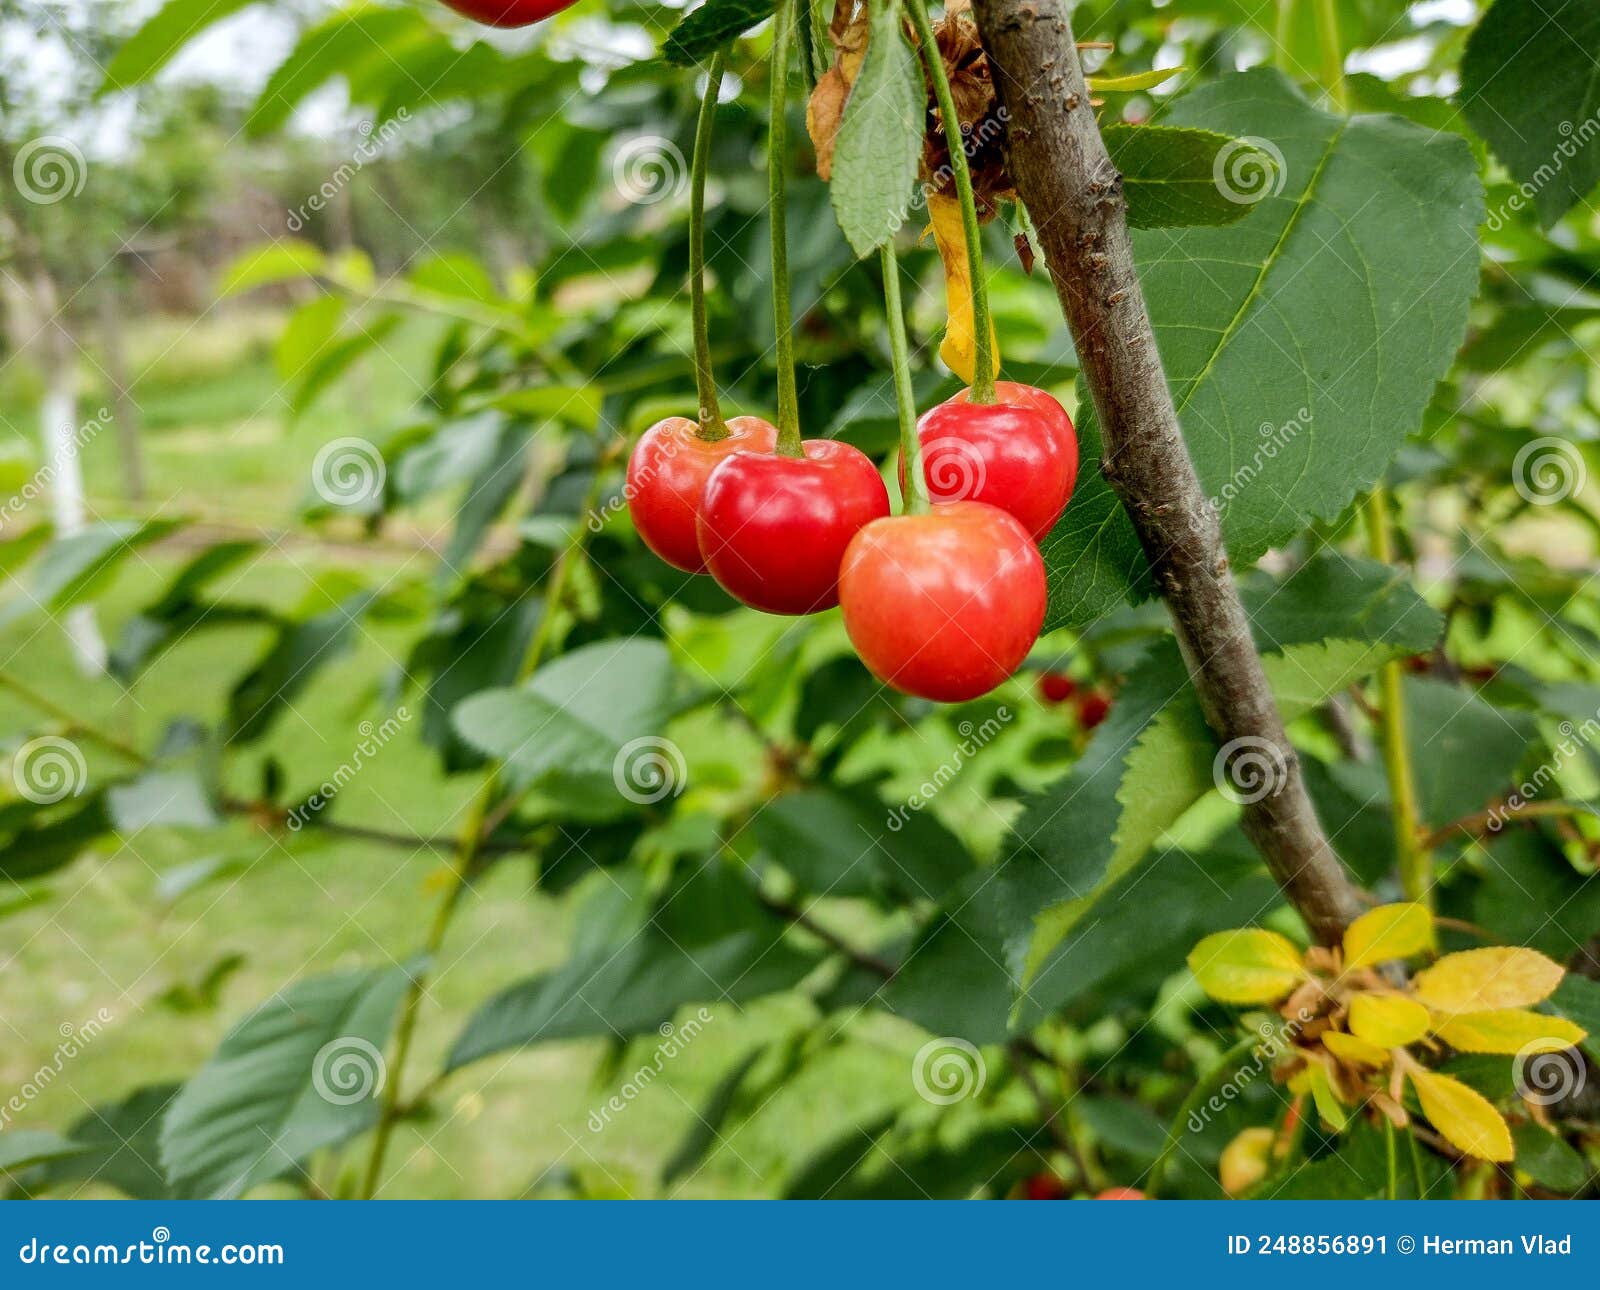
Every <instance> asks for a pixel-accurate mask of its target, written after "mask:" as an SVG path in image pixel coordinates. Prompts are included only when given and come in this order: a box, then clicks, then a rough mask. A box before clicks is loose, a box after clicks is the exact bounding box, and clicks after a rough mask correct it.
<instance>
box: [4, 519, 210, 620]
mask: <svg viewBox="0 0 1600 1290" xmlns="http://www.w3.org/2000/svg"><path fill="white" fill-rule="evenodd" d="M182 527H183V523H182V521H179V520H145V521H143V522H140V521H138V520H103V521H101V522H100V523H98V524H91V525H90V526H89V527H88V528H86V529H83V530H82V531H80V532H77V533H74V534H72V535H71V536H70V537H63V538H57V539H56V540H55V541H54V542H52V543H51V544H50V545H49V546H48V547H46V548H45V552H44V554H43V555H42V556H41V557H40V558H39V561H38V563H36V564H35V565H34V566H33V586H32V591H31V594H29V595H27V596H22V597H19V598H18V599H16V600H13V601H12V602H11V603H10V604H8V605H6V606H5V607H4V608H3V609H0V625H4V624H5V623H9V622H12V621H14V620H16V619H18V618H21V617H23V616H24V615H26V614H28V613H30V612H32V611H33V610H35V609H38V610H42V611H44V612H46V613H57V612H59V611H61V610H63V609H67V608H70V607H71V606H73V605H75V604H78V603H79V602H81V601H84V600H87V599H89V598H91V597H92V596H94V595H96V594H97V593H98V592H100V591H101V590H103V589H104V587H105V585H106V584H107V583H108V582H109V581H110V580H111V578H112V576H113V575H114V574H115V573H116V571H117V569H118V567H119V566H120V565H121V564H122V563H123V561H125V560H126V559H127V558H128V557H129V556H130V555H132V554H133V553H134V552H135V551H137V550H138V549H139V548H140V547H142V546H148V545H149V544H150V543H152V542H157V541H160V539H162V538H164V537H166V536H167V534H169V533H171V532H173V531H174V530H176V529H180V528H182Z"/></svg>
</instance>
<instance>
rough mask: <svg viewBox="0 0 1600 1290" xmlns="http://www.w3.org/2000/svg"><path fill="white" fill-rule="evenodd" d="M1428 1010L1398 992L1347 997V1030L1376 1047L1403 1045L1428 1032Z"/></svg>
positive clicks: (1413, 1041) (1400, 1046)
mask: <svg viewBox="0 0 1600 1290" xmlns="http://www.w3.org/2000/svg"><path fill="white" fill-rule="evenodd" d="M1431 1020H1432V1018H1430V1017H1429V1016H1428V1010H1427V1009H1426V1008H1424V1007H1423V1006H1422V1005H1421V1004H1420V1003H1417V1002H1416V1001H1415V1000H1413V999H1407V998H1406V997H1405V996H1404V995H1400V994H1358V995H1356V997H1355V998H1354V999H1352V1000H1350V1033H1351V1034H1352V1035H1354V1036H1355V1037H1356V1038H1357V1039H1365V1040H1366V1041H1367V1042H1368V1043H1369V1044H1376V1045H1377V1046H1378V1047H1379V1048H1404V1047H1405V1046H1406V1045H1407V1044H1414V1043H1416V1042H1417V1040H1419V1039H1421V1038H1422V1037H1423V1036H1424V1035H1425V1034H1427V1033H1428V1025H1429V1023H1430V1022H1431Z"/></svg>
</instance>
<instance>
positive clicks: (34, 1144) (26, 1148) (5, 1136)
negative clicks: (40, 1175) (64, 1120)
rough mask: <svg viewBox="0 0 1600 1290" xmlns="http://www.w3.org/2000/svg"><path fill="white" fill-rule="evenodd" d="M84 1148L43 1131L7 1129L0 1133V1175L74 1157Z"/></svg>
mask: <svg viewBox="0 0 1600 1290" xmlns="http://www.w3.org/2000/svg"><path fill="white" fill-rule="evenodd" d="M83 1149H84V1148H83V1147H82V1146H81V1145H80V1144H78V1143H76V1142H69V1141H67V1139H65V1138H63V1137H59V1136H57V1135H56V1134H54V1133H47V1132H45V1131H44V1130H43V1129H7V1130H6V1131H5V1132H4V1133H0V1173H9V1172H10V1171H12V1170H14V1169H24V1168H26V1167H27V1166H28V1165H37V1164H42V1163H44V1162H46V1161H50V1160H59V1159H61V1158H62V1157H64V1156H75V1155H77V1154H78V1153H79V1152H81V1151H82V1150H83Z"/></svg>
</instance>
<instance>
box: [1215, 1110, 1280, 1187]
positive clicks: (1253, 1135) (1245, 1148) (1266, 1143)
mask: <svg viewBox="0 0 1600 1290" xmlns="http://www.w3.org/2000/svg"><path fill="white" fill-rule="evenodd" d="M1271 1156H1272V1130H1271V1129H1263V1128H1259V1127H1258V1128H1254V1129H1245V1130H1244V1131H1243V1132H1242V1133H1240V1134H1239V1135H1238V1136H1237V1137H1235V1138H1234V1140H1233V1141H1232V1142H1230V1143H1228V1145H1227V1146H1225V1147H1223V1149H1222V1159H1221V1160H1219V1161H1218V1162H1217V1178H1218V1180H1219V1181H1220V1182H1221V1183H1222V1190H1223V1191H1225V1192H1227V1193H1228V1195H1230V1196H1237V1195H1239V1194H1240V1193H1241V1192H1247V1191H1249V1190H1250V1189H1251V1188H1252V1187H1254V1186H1255V1185H1256V1184H1257V1183H1258V1182H1260V1181H1261V1180H1262V1179H1263V1178H1265V1177H1266V1176H1267V1171H1268V1170H1269V1169H1270V1168H1271Z"/></svg>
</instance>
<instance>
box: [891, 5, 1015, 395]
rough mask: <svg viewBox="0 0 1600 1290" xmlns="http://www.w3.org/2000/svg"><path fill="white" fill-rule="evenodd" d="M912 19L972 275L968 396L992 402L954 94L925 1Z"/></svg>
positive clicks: (980, 280)
mask: <svg viewBox="0 0 1600 1290" xmlns="http://www.w3.org/2000/svg"><path fill="white" fill-rule="evenodd" d="M906 8H907V9H908V10H909V11H910V13H911V21H912V24H913V25H914V26H915V27H916V29H917V44H918V45H919V46H920V47H921V50H922V61H923V63H924V64H925V65H926V67H927V69H928V79H929V80H931V81H932V82H933V94H934V98H935V99H937V100H938V103H939V116H940V117H941V118H942V119H943V122H944V137H945V143H946V144H947V145H948V147H949V151H950V170H951V173H952V174H954V175H955V180H956V197H957V198H958V200H959V201H960V204H961V228H962V232H963V233H964V234H965V236H966V241H967V271H968V273H969V274H970V275H971V277H972V329H973V331H974V332H975V333H976V335H975V338H974V339H975V343H976V345H977V353H976V355H975V356H974V361H973V372H972V393H971V399H972V401H973V402H974V403H993V402H994V401H995V393H994V377H995V371H994V350H993V349H992V348H991V346H990V339H991V338H992V337H993V335H994V331H993V323H992V321H991V319H990V314H989V288H988V286H987V285H986V284H985V282H984V277H983V248H982V245H981V244H980V242H979V237H980V234H979V231H978V203H977V200H976V198H974V197H973V195H972V171H971V170H970V169H969V168H968V166H967V141H966V137H965V136H964V135H963V134H962V132H961V117H960V116H959V115H958V114H957V112H956V101H955V96H954V95H953V94H952V93H951V92H950V78H949V76H947V75H946V74H945V70H944V59H943V58H942V57H940V54H939V41H938V38H937V37H935V35H934V34H933V23H932V22H931V21H930V20H929V18H928V6H927V3H926V0H906Z"/></svg>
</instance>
